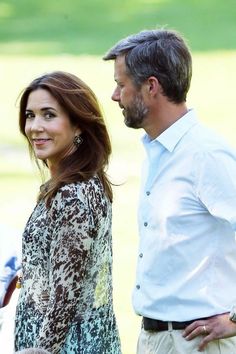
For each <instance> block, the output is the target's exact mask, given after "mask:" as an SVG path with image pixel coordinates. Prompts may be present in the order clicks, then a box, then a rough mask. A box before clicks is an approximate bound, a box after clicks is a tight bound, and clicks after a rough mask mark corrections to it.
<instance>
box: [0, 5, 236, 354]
mask: <svg viewBox="0 0 236 354" xmlns="http://www.w3.org/2000/svg"><path fill="white" fill-rule="evenodd" d="M159 26H165V27H167V28H174V29H176V30H178V31H180V32H181V33H182V34H183V35H184V36H185V38H187V40H188V43H189V45H190V48H191V49H192V53H193V68H194V71H193V81H192V86H191V89H190V92H189V97H188V105H189V107H191V106H194V107H195V108H196V109H197V112H198V114H199V117H200V118H201V120H202V121H203V122H204V123H205V124H207V125H209V126H211V127H212V128H213V129H215V130H216V131H218V132H219V133H220V134H221V135H223V136H225V138H226V139H227V140H228V141H229V143H231V144H233V145H235V114H236V108H235V82H236V72H235V64H236V41H235V33H236V6H235V0H225V1H220V0H119V1H118V0H113V1H109V0H100V1H99V0H50V1H47V0H40V1H39V0H35V1H29V0H8V1H0V79H1V95H0V124H1V129H0V198H1V199H0V222H1V223H7V224H9V225H11V226H13V227H15V228H17V229H18V230H19V238H20V234H21V231H22V229H23V227H24V224H25V222H26V220H27V218H28V216H29V214H30V212H31V210H32V207H33V205H34V203H35V197H36V194H37V190H38V187H39V184H40V178H39V176H38V173H37V170H36V168H35V167H34V166H33V165H32V164H31V163H30V161H29V157H28V153H27V148H26V145H25V142H24V141H23V139H22V138H21V137H20V135H19V132H18V123H17V105H18V103H17V97H18V95H19V93H20V91H21V90H22V89H23V87H24V86H25V85H27V84H28V83H29V82H30V81H31V80H32V79H34V78H35V77H36V76H38V75H41V74H42V73H44V72H48V71H51V70H65V71H70V72H73V73H74V74H76V75H78V76H80V77H81V78H82V79H83V80H85V81H86V82H87V83H88V84H89V85H90V86H91V87H92V88H93V90H94V91H95V93H96V94H97V96H98V98H99V100H100V102H101V104H102V107H103V110H104V115H105V118H106V121H107V125H108V128H109V131H110V134H111V138H112V144H113V155H112V159H111V164H110V169H109V173H110V175H111V177H112V179H113V181H114V182H115V183H117V184H118V185H119V186H117V187H115V188H114V192H115V200H114V208H113V209H114V218H113V237H114V297H115V309H116V313H117V319H118V323H119V327H120V333H121V340H122V346H123V353H124V354H132V353H135V347H136V340H137V336H138V333H139V327H140V318H139V317H138V316H136V315H135V314H134V313H133V310H132V305H131V293H132V288H133V286H134V281H135V280H134V279H135V262H136V254H137V247H138V243H137V241H138V237H137V226H136V206H137V199H138V187H139V171H140V166H141V161H142V158H143V156H144V152H143V149H142V146H141V144H140V141H139V140H140V137H141V135H142V132H141V131H135V130H131V129H128V128H126V127H125V126H124V124H123V116H122V114H121V112H120V110H119V108H118V107H117V105H116V104H115V103H113V102H112V101H111V100H110V96H111V93H112V90H113V88H114V82H113V63H111V62H103V61H102V56H103V54H104V53H105V52H106V51H107V50H108V48H109V47H110V46H112V45H113V44H114V43H115V42H116V41H117V40H119V39H120V38H122V37H124V36H126V35H128V34H130V33H134V32H137V31H139V30H142V29H144V28H145V29H151V28H154V27H159ZM6 237H7V235H6ZM6 354H7V353H6Z"/></svg>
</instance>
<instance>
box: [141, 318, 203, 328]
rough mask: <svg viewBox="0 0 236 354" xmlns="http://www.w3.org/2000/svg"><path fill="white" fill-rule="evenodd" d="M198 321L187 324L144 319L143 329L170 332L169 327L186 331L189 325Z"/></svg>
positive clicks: (187, 322) (186, 322)
mask: <svg viewBox="0 0 236 354" xmlns="http://www.w3.org/2000/svg"><path fill="white" fill-rule="evenodd" d="M194 321H196V320H192V321H185V322H164V321H160V320H154V319H152V318H147V317H143V328H144V329H145V330H146V331H168V329H169V325H171V327H172V329H185V328H186V327H187V326H188V325H190V324H191V323H193V322H194Z"/></svg>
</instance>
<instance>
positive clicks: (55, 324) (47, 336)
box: [37, 199, 94, 354]
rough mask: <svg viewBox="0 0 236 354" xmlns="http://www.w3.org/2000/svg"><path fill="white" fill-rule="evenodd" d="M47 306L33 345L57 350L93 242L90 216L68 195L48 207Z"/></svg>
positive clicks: (62, 339) (76, 297)
mask: <svg viewBox="0 0 236 354" xmlns="http://www.w3.org/2000/svg"><path fill="white" fill-rule="evenodd" d="M51 214H52V218H53V220H54V222H53V221H52V225H53V231H52V243H51V248H50V273H49V288H50V293H49V306H48V309H47V312H46V314H45V317H44V321H43V323H42V326H41V329H40V333H39V337H38V341H37V346H38V347H42V348H45V349H47V350H49V351H50V352H51V351H52V352H53V353H54V354H58V353H59V352H60V349H61V348H62V346H63V344H64V342H65V337H66V334H67V331H68V328H69V325H70V324H71V321H72V320H73V318H74V315H75V311H76V304H77V302H78V301H82V299H81V287H82V284H83V276H84V273H85V269H86V264H87V261H88V258H89V253H90V248H91V246H92V244H93V232H92V230H93V222H94V221H93V216H92V213H91V212H89V210H88V206H86V204H85V203H83V201H81V200H79V199H72V200H70V201H69V202H67V203H66V205H65V206H63V208H61V209H60V211H58V210H57V208H55V210H54V209H53V210H52V213H51Z"/></svg>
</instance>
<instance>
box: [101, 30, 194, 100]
mask: <svg viewBox="0 0 236 354" xmlns="http://www.w3.org/2000/svg"><path fill="white" fill-rule="evenodd" d="M119 56H124V57H125V64H126V72H127V75H129V76H130V77H131V78H132V80H133V82H134V83H135V85H136V86H137V87H140V86H141V85H142V83H143V82H145V81H146V80H147V79H148V78H149V77H151V76H155V77H156V78H157V79H158V81H159V83H160V85H161V87H162V90H163V92H162V93H163V94H164V95H165V96H167V97H168V99H169V100H170V101H172V102H175V103H181V102H183V101H186V96H187V92H188V90H189V87H190V82H191V77H192V58H191V54H190V51H189V49H188V46H187V44H186V42H185V40H184V39H183V37H182V36H181V35H180V34H179V33H178V32H176V31H173V30H167V29H155V30H144V31H141V32H139V33H137V34H133V35H130V36H128V37H126V38H124V39H122V40H120V41H119V42H118V43H117V44H115V45H114V46H113V47H112V48H111V49H110V50H109V51H108V52H107V53H106V55H105V56H104V57H103V59H104V60H115V59H116V58H117V57H119Z"/></svg>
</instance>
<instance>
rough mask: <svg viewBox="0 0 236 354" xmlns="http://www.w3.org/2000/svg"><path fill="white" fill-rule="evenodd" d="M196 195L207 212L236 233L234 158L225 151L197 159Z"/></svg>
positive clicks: (235, 166) (209, 153) (235, 159)
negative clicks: (228, 225) (224, 222)
mask: <svg viewBox="0 0 236 354" xmlns="http://www.w3.org/2000/svg"><path fill="white" fill-rule="evenodd" d="M198 158H199V159H200V162H199V164H198V166H199V170H198V171H197V175H198V178H197V193H198V196H199V199H200V200H201V202H202V203H203V204H204V205H205V206H206V208H207V209H208V211H209V212H210V213H211V214H212V215H213V216H214V217H217V218H220V219H223V220H224V221H227V222H229V223H230V224H231V226H232V228H233V230H234V231H236V157H235V155H234V154H232V153H230V152H227V151H225V150H223V149H222V150H218V151H214V152H205V153H204V154H201V156H199V157H198Z"/></svg>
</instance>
